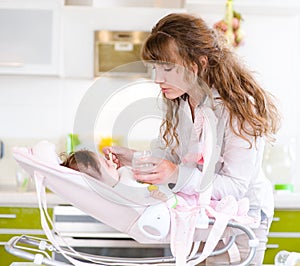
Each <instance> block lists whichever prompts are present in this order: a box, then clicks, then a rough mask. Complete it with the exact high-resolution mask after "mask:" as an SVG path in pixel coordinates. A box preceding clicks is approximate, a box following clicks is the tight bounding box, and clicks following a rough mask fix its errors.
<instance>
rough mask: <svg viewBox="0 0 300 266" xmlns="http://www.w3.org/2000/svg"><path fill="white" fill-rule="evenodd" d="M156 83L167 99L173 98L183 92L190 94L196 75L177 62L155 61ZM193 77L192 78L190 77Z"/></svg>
mask: <svg viewBox="0 0 300 266" xmlns="http://www.w3.org/2000/svg"><path fill="white" fill-rule="evenodd" d="M153 68H154V71H155V79H154V81H155V83H156V84H158V85H159V86H160V88H161V92H162V93H163V94H164V96H165V97H166V98H167V99H170V100H173V99H176V98H178V97H180V96H182V95H183V94H185V93H187V94H189V89H190V88H191V82H188V80H195V79H196V76H195V73H194V72H193V71H189V70H188V69H187V68H186V67H184V66H182V65H179V64H175V63H155V64H154V65H153ZM190 77H191V78H190Z"/></svg>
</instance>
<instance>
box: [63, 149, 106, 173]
mask: <svg viewBox="0 0 300 266" xmlns="http://www.w3.org/2000/svg"><path fill="white" fill-rule="evenodd" d="M60 157H61V159H62V163H61V164H60V165H61V166H65V167H68V168H71V169H73V170H76V171H80V172H85V171H84V169H88V168H89V167H91V168H93V169H95V170H96V171H97V172H98V173H100V169H99V167H98V164H97V162H96V160H95V154H94V153H93V152H92V151H89V150H78V151H75V152H71V153H70V154H66V153H62V154H61V155H60Z"/></svg>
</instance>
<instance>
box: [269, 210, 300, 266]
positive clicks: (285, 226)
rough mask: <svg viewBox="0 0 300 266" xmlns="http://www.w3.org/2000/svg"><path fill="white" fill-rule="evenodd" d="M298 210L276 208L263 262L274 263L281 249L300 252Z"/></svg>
mask: <svg viewBox="0 0 300 266" xmlns="http://www.w3.org/2000/svg"><path fill="white" fill-rule="evenodd" d="M299 221H300V210H299V209H285V210H284V209H282V210H281V209H276V210H275V214H274V218H273V222H272V225H271V228H270V233H269V237H268V238H269V240H268V244H267V250H266V253H265V259H264V264H274V258H275V255H276V254H277V253H278V252H279V251H281V250H287V251H293V252H300V223H299Z"/></svg>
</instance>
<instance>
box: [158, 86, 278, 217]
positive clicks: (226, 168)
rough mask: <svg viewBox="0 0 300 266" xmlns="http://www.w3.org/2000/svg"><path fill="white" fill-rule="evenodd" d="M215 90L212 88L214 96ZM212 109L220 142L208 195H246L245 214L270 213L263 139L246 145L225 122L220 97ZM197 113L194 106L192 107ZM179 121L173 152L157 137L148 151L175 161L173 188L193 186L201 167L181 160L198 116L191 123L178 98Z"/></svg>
mask: <svg viewBox="0 0 300 266" xmlns="http://www.w3.org/2000/svg"><path fill="white" fill-rule="evenodd" d="M216 97H218V94H217V92H216V91H214V98H215V99H216ZM215 107H216V109H215V110H214V113H215V116H216V118H217V120H218V124H219V125H220V124H222V125H224V126H222V127H223V128H222V127H218V131H217V142H218V143H219V145H220V146H221V153H220V156H219V160H218V163H217V167H216V172H215V176H214V180H213V190H212V199H214V200H220V199H222V198H223V197H224V196H226V195H232V196H234V197H235V198H236V199H237V200H239V199H241V198H243V197H248V198H249V201H250V210H249V215H250V216H252V217H255V218H256V219H260V216H261V211H263V213H264V214H265V215H266V216H267V217H269V218H270V217H272V216H273V212H274V199H273V190H272V184H271V182H270V181H269V180H268V179H267V178H266V177H265V176H264V174H263V171H262V167H261V165H262V159H263V151H264V139H263V138H257V141H256V143H254V138H252V139H253V144H252V147H251V148H250V147H249V143H248V142H247V141H245V140H244V139H242V138H240V137H238V136H236V135H235V134H234V132H233V131H232V130H231V129H230V126H229V113H228V111H227V109H226V108H224V105H223V104H222V102H221V101H220V100H215ZM198 108H201V106H199V107H198ZM195 113H197V110H196V111H195ZM178 115H179V124H178V127H177V134H178V138H179V147H177V148H176V149H175V151H176V152H175V154H174V153H171V149H170V148H167V149H165V148H163V145H162V144H163V143H164V142H163V141H162V139H161V137H159V138H158V139H157V140H156V141H154V142H153V143H152V152H153V154H154V155H155V156H158V157H161V158H164V159H167V160H170V161H172V162H173V163H176V164H178V166H179V174H178V179H177V183H176V185H175V187H174V188H173V191H174V192H177V191H179V190H181V191H184V190H187V191H190V189H191V188H194V189H195V191H197V187H199V184H200V182H201V178H202V176H203V174H202V172H201V167H197V166H194V167H191V165H187V164H186V163H184V160H183V158H184V156H185V155H186V154H187V153H188V152H189V151H190V150H191V149H193V147H195V146H196V145H197V143H195V138H194V137H192V134H195V131H194V124H195V123H196V122H197V119H200V118H199V117H197V116H195V121H194V123H193V121H192V116H191V111H190V108H189V104H188V101H184V100H181V102H180V108H179V110H178Z"/></svg>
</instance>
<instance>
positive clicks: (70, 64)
mask: <svg viewBox="0 0 300 266" xmlns="http://www.w3.org/2000/svg"><path fill="white" fill-rule="evenodd" d="M186 3H187V4H186V11H187V12H191V13H195V14H199V15H201V16H202V17H203V18H205V19H206V20H207V21H208V23H209V24H211V25H212V24H213V23H214V22H215V21H218V20H219V19H221V18H222V17H223V14H224V3H225V1H221V0H216V1H208V0H207V1H202V0H198V1H197V0H194V1H192V0H189V1H187V2H186ZM234 3H235V8H236V10H237V11H239V12H241V13H242V15H243V17H244V22H243V25H242V27H243V30H244V31H245V34H246V35H245V43H244V45H243V46H241V47H239V48H238V50H237V52H238V54H239V55H240V56H241V59H242V60H245V61H246V63H247V64H248V65H249V67H250V68H251V69H253V71H255V72H256V76H257V79H259V80H260V81H261V83H262V84H263V85H264V86H265V88H266V89H268V90H269V91H271V92H272V93H273V94H274V95H275V96H276V97H278V100H279V103H280V105H281V107H282V111H283V114H284V118H285V120H284V122H283V127H282V129H281V131H280V133H279V139H278V142H279V143H285V142H288V141H289V140H290V139H293V140H294V143H296V144H295V145H296V146H297V148H299V146H300V145H299V138H298V136H299V133H300V126H299V124H297V123H296V121H297V120H298V119H297V114H298V113H299V107H298V104H297V100H298V99H297V98H298V97H297V96H298V95H299V93H298V90H299V74H298V69H299V64H300V50H299V49H300V48H299V47H300V45H299V44H300V43H299V42H300V20H299V16H300V9H299V5H298V3H297V2H296V1H286V2H282V1H281V2H279V1H263V3H261V1H238V0H236V1H234ZM173 11H178V10H176V9H164V8H163V9H156V8H109V7H105V8H97V9H96V8H92V7H89V6H85V7H74V6H68V7H61V8H60V9H59V16H60V24H59V25H60V26H59V27H58V29H57V30H58V31H59V33H60V34H59V38H58V40H59V43H60V45H59V47H58V48H57V49H59V51H58V52H57V53H56V54H57V55H58V56H59V64H58V68H59V69H58V73H59V77H58V76H47V75H46V76H36V75H8V74H5V75H4V74H3V75H0V123H1V127H0V138H1V139H3V140H4V142H5V144H6V150H5V151H6V156H5V157H4V159H2V160H0V186H1V185H3V184H15V179H14V171H15V167H14V166H13V160H12V159H11V154H10V148H11V147H12V146H14V145H19V144H20V145H22V144H25V143H26V144H28V145H30V144H31V143H35V142H36V140H37V139H50V140H52V141H54V142H55V143H57V144H58V145H59V147H60V149H61V150H63V148H64V145H65V137H66V135H67V134H68V133H69V132H72V130H73V123H74V117H75V114H76V110H77V108H78V105H79V104H80V101H81V100H82V98H83V97H84V95H85V94H86V92H87V91H88V90H89V88H90V87H91V86H92V85H93V84H94V82H95V80H94V78H93V31H94V30H95V29H109V30H150V29H151V27H152V26H153V25H154V23H155V22H156V21H157V20H158V19H159V18H161V17H162V16H164V15H165V14H167V13H169V12H173ZM183 11H185V10H180V12H183ZM111 81H112V82H115V79H112V80H111ZM154 93H156V92H154ZM149 134H152V132H151V133H149ZM143 137H145V138H148V137H149V136H147V134H145V135H143ZM297 160H298V162H299V155H297ZM295 176H299V172H297V173H296V174H295ZM298 179H300V178H298ZM298 179H297V182H299V183H300V181H298Z"/></svg>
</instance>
